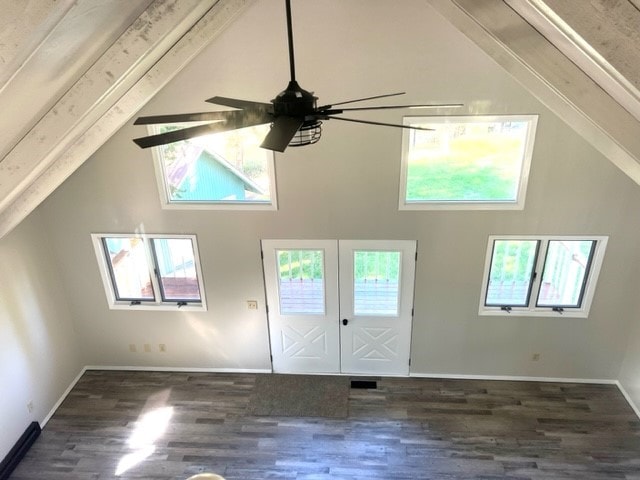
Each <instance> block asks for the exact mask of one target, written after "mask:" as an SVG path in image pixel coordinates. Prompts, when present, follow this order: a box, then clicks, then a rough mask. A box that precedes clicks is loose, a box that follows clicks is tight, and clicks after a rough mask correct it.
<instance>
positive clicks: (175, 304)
mask: <svg viewBox="0 0 640 480" xmlns="http://www.w3.org/2000/svg"><path fill="white" fill-rule="evenodd" d="M91 238H92V240H93V245H94V249H95V252H96V257H97V259H98V266H99V268H100V274H101V276H102V281H103V283H104V288H105V292H106V294H107V300H108V302H109V307H110V308H112V309H126V308H130V309H143V310H144V309H164V310H174V309H178V308H180V309H185V310H206V305H205V300H204V289H203V285H202V273H201V271H200V264H199V261H198V247H197V244H196V238H195V236H193V235H171V236H168V235H121V234H104V235H103V234H92V235H91Z"/></svg>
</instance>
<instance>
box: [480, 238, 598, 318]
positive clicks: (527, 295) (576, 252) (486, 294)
mask: <svg viewBox="0 0 640 480" xmlns="http://www.w3.org/2000/svg"><path fill="white" fill-rule="evenodd" d="M607 240H608V238H607V237H600V236H594V237H550V236H528V237H510V236H504V237H493V236H492V237H490V238H489V246H488V248H487V257H486V260H485V274H484V280H483V283H482V293H481V300H480V309H479V314H480V315H502V314H509V313H510V314H513V315H523V316H550V315H559V314H563V315H566V316H569V317H587V316H588V315H589V309H590V307H591V302H592V300H593V295H594V293H595V288H596V283H597V280H598V274H599V273H600V267H601V265H602V261H603V258H604V252H605V249H606V246H607Z"/></svg>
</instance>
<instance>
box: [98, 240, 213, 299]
mask: <svg viewBox="0 0 640 480" xmlns="http://www.w3.org/2000/svg"><path fill="white" fill-rule="evenodd" d="M105 238H139V239H140V240H142V242H143V245H144V250H145V256H146V259H147V264H148V265H149V277H150V279H151V288H152V291H153V297H154V298H153V300H137V299H134V300H132V299H129V300H125V299H119V298H118V296H117V294H116V291H117V287H116V285H115V280H114V278H113V272H112V267H111V266H110V261H109V259H108V253H107V251H106V248H105V243H104V239H105ZM153 239H189V240H191V245H192V247H193V257H194V262H193V263H194V268H195V270H196V276H197V281H198V288H199V290H200V300H199V301H193V300H188V299H185V300H163V290H162V286H161V281H160V278H159V275H160V269H159V268H158V265H157V260H156V252H155V250H154V247H153V246H152V243H153V242H152V241H153ZM91 241H92V243H93V248H94V251H95V254H96V259H97V261H98V270H99V271H100V277H101V278H102V284H103V287H104V291H105V294H106V297H107V304H108V305H109V309H110V310H156V311H157V310H167V311H178V310H179V311H207V302H206V298H205V289H204V280H203V275H202V267H201V265H200V253H199V250H198V242H197V239H196V236H195V235H177V234H176V235H173V234H166V235H165V234H146V233H144V234H141V233H92V234H91Z"/></svg>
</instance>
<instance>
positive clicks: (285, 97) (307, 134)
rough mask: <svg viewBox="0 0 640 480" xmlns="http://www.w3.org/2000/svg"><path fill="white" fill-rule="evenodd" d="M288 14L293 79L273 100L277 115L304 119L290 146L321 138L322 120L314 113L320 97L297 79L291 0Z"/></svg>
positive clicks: (302, 144)
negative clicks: (306, 88) (305, 88)
mask: <svg viewBox="0 0 640 480" xmlns="http://www.w3.org/2000/svg"><path fill="white" fill-rule="evenodd" d="M285 10H286V14H287V41H288V44H289V71H290V73H291V80H290V81H289V84H288V85H287V88H286V89H285V90H283V91H282V92H280V93H279V94H278V95H277V96H276V98H274V99H273V100H272V103H273V109H274V113H275V114H276V115H287V116H290V117H297V118H301V119H302V120H303V123H302V125H301V126H300V128H299V129H298V131H297V132H296V134H295V135H294V137H293V138H292V139H291V141H290V142H289V145H288V146H290V147H302V146H304V145H311V144H313V143H316V142H318V141H319V140H320V136H321V135H322V121H321V120H319V119H318V118H317V117H316V116H315V115H313V114H314V113H315V111H316V109H317V107H318V104H317V101H318V97H316V96H314V95H313V92H309V91H307V90H304V89H303V88H302V87H300V85H298V82H297V81H296V66H295V55H294V50H293V22H292V20H291V0H285Z"/></svg>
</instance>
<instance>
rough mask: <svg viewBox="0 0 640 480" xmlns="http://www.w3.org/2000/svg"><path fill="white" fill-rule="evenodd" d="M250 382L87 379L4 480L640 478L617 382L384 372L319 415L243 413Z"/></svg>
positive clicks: (242, 378)
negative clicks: (204, 475)
mask: <svg viewBox="0 0 640 480" xmlns="http://www.w3.org/2000/svg"><path fill="white" fill-rule="evenodd" d="M255 378H256V375H253V374H205V373H165V372H112V371H88V372H86V373H85V375H84V376H83V377H82V378H81V380H80V381H79V382H78V384H77V385H76V386H75V388H74V389H73V390H72V392H71V394H70V395H69V396H68V397H67V399H66V400H65V401H64V403H63V404H62V406H61V407H60V408H59V409H58V411H57V412H56V413H55V415H54V416H53V417H52V419H51V420H50V421H49V423H48V424H47V425H46V427H45V428H44V430H43V432H42V435H41V436H40V438H39V439H38V440H37V442H36V444H35V445H34V446H33V447H32V448H31V450H30V451H29V453H28V454H27V456H26V457H25V458H24V460H23V461H22V462H21V464H20V465H19V466H18V468H17V469H16V470H15V471H14V473H13V475H12V476H11V479H12V480H27V479H29V480H33V479H47V480H58V479H60V480H61V479H65V480H68V479H109V478H126V479H154V480H169V479H171V480H184V479H186V478H188V477H189V476H191V475H194V474H196V473H199V472H215V473H219V474H221V475H223V476H224V477H225V478H226V479H227V480H231V479H238V480H239V479H308V480H311V479H315V480H322V479H349V480H353V479H390V480H395V479H398V480H400V479H439V480H449V479H485V480H489V479H492V480H497V479H509V480H516V479H517V480H524V479H559V480H563V479H581V480H585V479H602V480H604V479H607V480H610V479H636V480H637V479H640V421H639V420H638V418H637V417H636V416H635V415H634V413H633V411H632V409H631V408H630V407H629V406H628V404H627V403H626V401H625V400H624V398H623V396H622V395H621V394H620V392H619V391H618V389H617V388H616V387H615V386H610V385H584V384H559V383H533V382H507V381H467V380H432V379H418V378H383V379H379V380H378V388H377V389H376V390H357V389H352V390H350V399H349V416H348V418H346V419H325V418H294V417H257V416H249V415H247V414H246V412H245V410H246V406H247V403H248V400H249V397H250V395H251V392H252V388H253V385H254V382H255ZM165 426H166V429H165V428H164V427H165ZM143 427H146V430H143ZM117 471H118V473H120V476H116V472H117Z"/></svg>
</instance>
